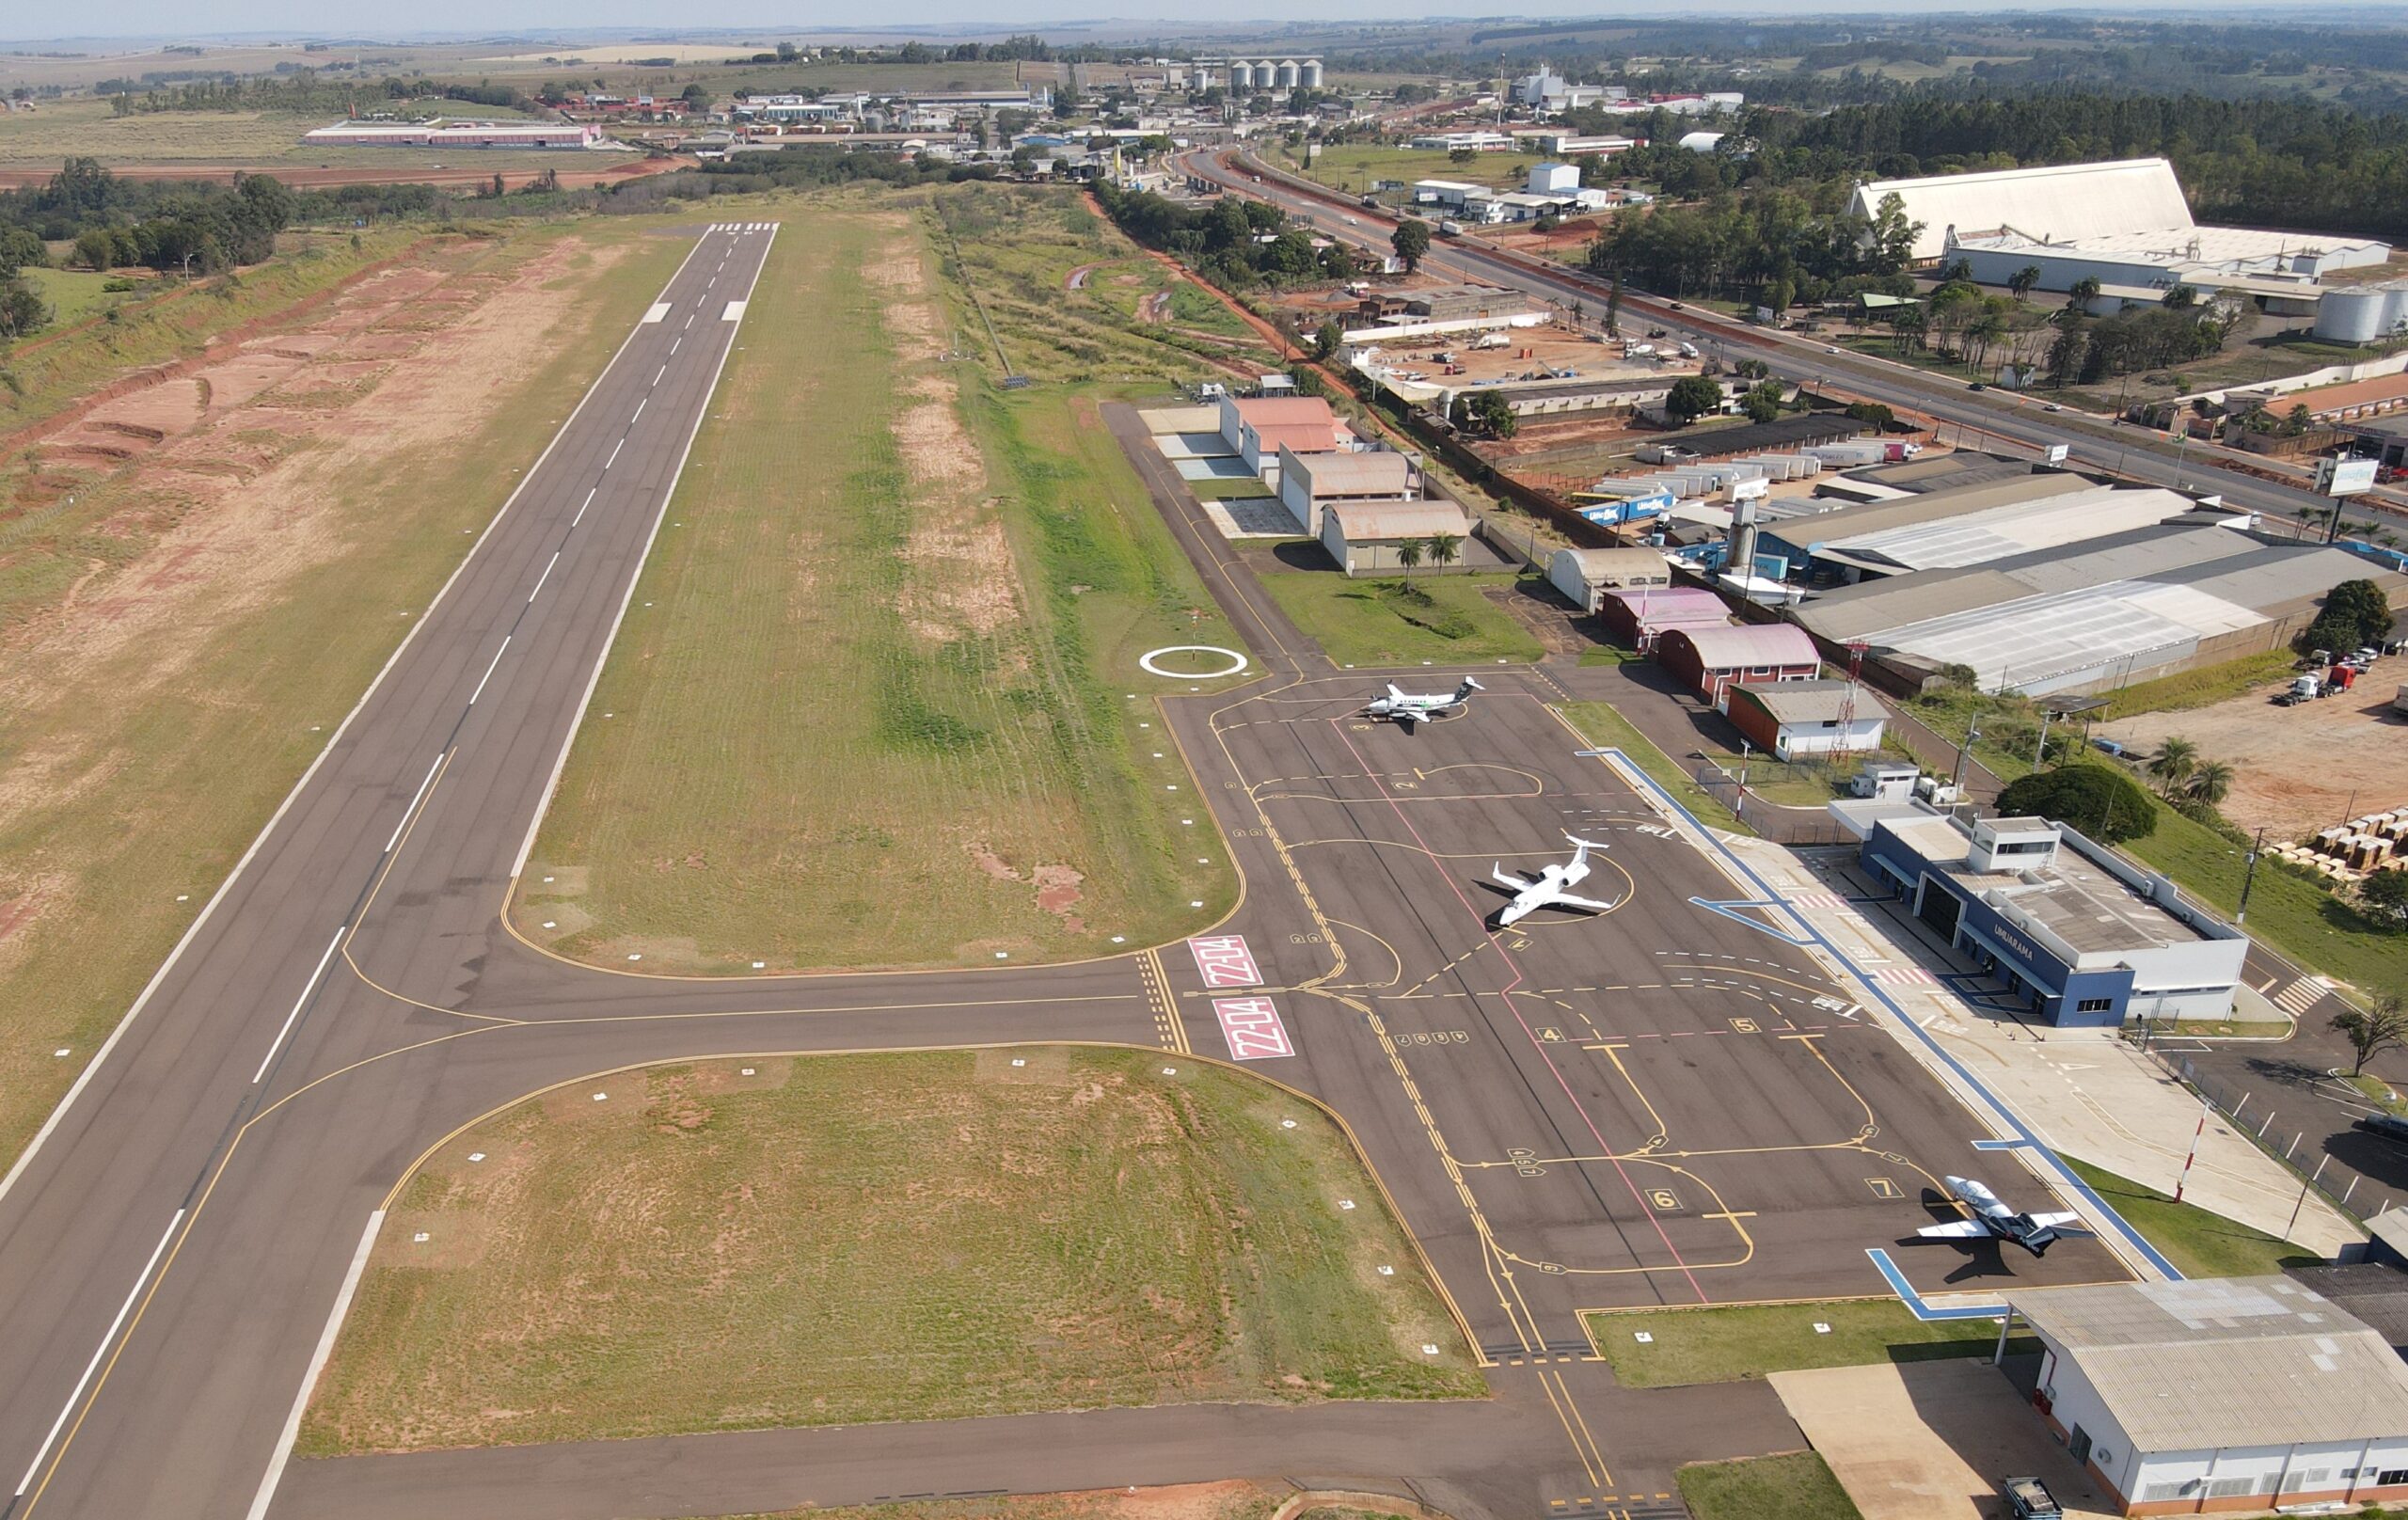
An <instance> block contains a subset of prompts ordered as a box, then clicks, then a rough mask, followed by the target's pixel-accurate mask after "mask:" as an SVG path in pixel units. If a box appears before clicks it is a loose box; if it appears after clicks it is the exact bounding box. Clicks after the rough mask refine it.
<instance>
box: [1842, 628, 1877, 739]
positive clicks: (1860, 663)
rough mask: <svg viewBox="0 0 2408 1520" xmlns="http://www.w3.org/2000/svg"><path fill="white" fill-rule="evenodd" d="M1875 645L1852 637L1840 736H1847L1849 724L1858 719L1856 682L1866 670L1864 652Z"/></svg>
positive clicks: (1848, 647)
mask: <svg viewBox="0 0 2408 1520" xmlns="http://www.w3.org/2000/svg"><path fill="white" fill-rule="evenodd" d="M1872 647H1873V646H1872V645H1871V644H1869V643H1866V642H1865V641H1863V640H1861V639H1851V640H1849V641H1848V645H1847V693H1846V695H1845V696H1843V697H1841V698H1840V737H1841V739H1842V740H1843V741H1845V740H1846V737H1847V731H1848V725H1849V724H1851V723H1853V722H1855V721H1856V683H1857V679H1858V677H1859V676H1861V674H1862V673H1863V672H1864V652H1865V651H1866V650H1867V649H1870V648H1872Z"/></svg>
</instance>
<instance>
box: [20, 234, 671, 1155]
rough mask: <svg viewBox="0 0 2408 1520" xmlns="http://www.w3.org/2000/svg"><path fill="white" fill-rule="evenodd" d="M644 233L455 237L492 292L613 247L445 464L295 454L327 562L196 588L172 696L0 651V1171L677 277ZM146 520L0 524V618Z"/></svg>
mask: <svg viewBox="0 0 2408 1520" xmlns="http://www.w3.org/2000/svg"><path fill="white" fill-rule="evenodd" d="M643 231H644V225H643V224H642V223H638V222H633V221H631V222H629V223H628V224H626V225H624V226H621V225H615V224H596V225H593V226H589V227H585V228H580V229H577V230H567V229H551V230H532V229H531V230H526V231H525V232H524V233H523V234H518V235H515V236H514V238H513V239H511V240H507V241H496V242H493V243H489V244H471V243H468V242H467V240H453V241H452V245H451V247H450V249H449V250H448V251H447V252H446V253H445V257H447V258H456V259H462V260H465V261H467V267H468V268H469V269H471V270H472V271H475V270H483V271H490V272H493V273H496V274H497V275H498V274H499V273H500V272H501V271H503V270H506V269H507V268H509V267H511V266H512V265H513V264H514V263H515V262H516V261H520V260H523V259H526V258H529V257H532V256H533V255H534V254H536V253H537V252H539V251H541V250H543V249H545V248H547V247H549V246H551V245H554V244H555V243H556V242H557V241H558V240H560V239H562V238H564V237H566V238H575V239H578V240H580V241H581V240H586V239H594V240H601V241H604V242H617V241H621V240H624V242H625V244H626V247H627V252H626V257H625V258H624V259H623V260H621V261H619V262H617V263H615V264H613V265H611V266H610V267H609V268H608V269H607V270H604V269H600V268H598V266H597V267H595V268H594V269H591V270H589V271H587V272H585V273H577V272H574V271H572V272H571V273H569V274H568V275H565V276H564V277H567V278H572V279H574V280H576V281H577V292H578V294H577V299H576V301H575V302H574V303H573V304H571V303H564V307H565V308H566V309H569V310H570V311H571V313H572V314H571V315H570V316H569V317H567V318H565V319H564V320H563V322H562V325H558V326H555V327H553V328H551V329H549V330H548V331H547V332H546V333H544V334H543V339H544V342H543V344H542V346H541V348H540V350H539V352H540V353H541V355H542V358H541V359H540V361H530V362H527V364H526V370H527V372H526V373H525V374H524V376H523V377H520V378H517V379H514V380H513V381H511V382H509V383H507V384H505V385H501V386H498V387H497V388H494V389H492V390H490V391H483V392H481V393H480V394H481V401H480V406H481V407H482V408H483V410H482V412H481V413H480V414H479V415H480V416H481V418H482V420H481V421H477V422H475V423H473V424H469V425H468V430H467V431H466V432H465V434H464V435H462V436H460V437H459V438H458V439H457V440H456V446H452V447H445V448H441V449H430V450H422V451H416V452H412V453H410V454H408V455H407V456H406V457H399V458H396V457H392V456H390V455H388V454H384V453H381V452H375V451H370V452H369V453H368V454H367V456H366V457H364V458H362V459H360V460H358V461H357V462H356V463H345V462H341V461H338V460H336V459H334V458H332V457H327V458H326V459H325V462H324V463H323V464H321V463H319V462H317V461H316V460H315V459H314V458H305V459H304V460H302V461H301V462H300V463H301V465H302V466H303V467H304V468H305V473H304V474H303V475H302V476H300V477H298V480H299V483H298V484H297V485H295V486H293V487H292V488H293V489H295V490H297V491H301V492H306V494H307V498H308V501H309V507H308V510H307V511H300V510H297V509H296V510H295V511H294V513H293V517H292V518H291V519H290V520H289V523H288V527H289V529H290V531H292V532H293V533H294V534H299V533H301V532H302V531H303V530H304V525H306V528H307V532H308V541H309V542H310V543H313V544H319V545H322V546H323V549H322V550H321V551H320V555H319V557H318V558H316V559H314V560H313V561H312V562H310V563H309V565H308V567H307V568H306V569H304V570H301V571H298V572H294V573H292V574H290V575H289V576H286V577H285V578H278V579H262V580H261V582H260V584H261V585H266V586H272V587H273V588H274V590H275V594H274V595H272V596H261V595H260V594H258V593H257V590H256V588H254V587H251V586H246V585H236V584H230V585H223V586H214V587H213V588H211V589H210V590H208V591H207V592H204V593H200V594H197V595H198V599H197V600H195V601H194V602H192V603H191V604H190V614H189V616H188V617H187V618H186V619H185V620H184V621H183V623H182V625H181V632H180V634H179V639H180V641H182V642H183V643H184V644H185V645H187V646H188V647H185V648H183V649H181V650H180V651H179V657H180V659H181V661H182V663H181V671H180V673H179V674H177V675H176V676H174V677H173V678H172V679H171V680H170V681H169V682H168V683H167V684H166V685H165V686H162V685H161V683H160V680H159V678H158V676H157V671H158V670H159V668H160V665H161V652H160V651H159V650H158V649H157V648H156V647H153V646H149V645H144V644H137V645H135V646H134V647H130V648H120V649H118V650H116V651H114V652H113V653H110V654H108V655H107V656H106V657H100V656H97V655H91V656H86V657H81V658H80V660H79V661H78V662H77V663H75V664H73V665H72V666H71V668H70V670H69V672H68V673H66V674H64V675H61V674H59V673H57V669H56V667H55V666H54V665H53V664H52V663H49V662H48V657H43V658H42V661H41V662H39V663H38V662H36V659H35V657H34V656H32V655H29V654H28V653H27V652H26V650H25V648H24V647H23V646H22V644H21V645H20V646H18V647H11V648H9V649H8V650H7V651H5V652H0V683H5V685H6V686H7V688H8V689H10V690H11V691H13V692H22V691H24V689H26V688H27V687H29V686H31V687H33V688H35V689H36V690H37V692H38V694H37V695H34V696H31V697H26V698H24V699H23V700H12V701H10V702H6V703H0V772H5V773H8V774H10V775H12V776H13V777H15V778H17V781H18V784H17V785H15V786H13V787H10V788H5V789H0V905H6V906H5V907H0V913H5V912H6V911H8V909H9V908H15V907H24V908H27V909H30V910H32V913H33V917H32V919H31V921H30V922H29V923H28V924H25V925H21V926H18V927H17V929H16V931H15V932H13V933H10V934H8V935H7V936H5V937H4V938H0V1158H7V1157H12V1156H13V1155H14V1154H15V1152H16V1151H17V1149H18V1148H19V1147H21V1146H22V1145H23V1144H24V1141H25V1139H26V1137H27V1136H28V1135H29V1134H30V1133H31V1132H33V1130H34V1129H35V1127H36V1126H38V1125H39V1124H40V1121H41V1118H42V1116H43V1115H44V1114H45V1113H47V1112H48V1110H49V1109H50V1107H51V1106H52V1104H53V1103H54V1102H55V1100H57V1098H58V1096H59V1094H60V1093H61V1092H62V1091H63V1090H64V1089H65V1088H66V1086H67V1085H68V1084H69V1083H70V1082H71V1081H72V1080H73V1077H74V1075H75V1072H76V1070H77V1069H79V1068H81V1066H82V1065H83V1064H84V1062H85V1061H86V1060H87V1059H88V1057H89V1056H90V1053H91V1052H92V1051H93V1049H94V1048H95V1047H96V1046H97V1045H98V1044H99V1043H100V1041H101V1039H102V1038H103V1037H104V1036H105V1035H106V1033H107V1031H108V1029H109V1028H110V1027H111V1026H112V1025H113V1024H115V1023H116V1022H117V1021H118V1020H119V1019H120V1018H121V1017H122V1016H123V1015H124V1013H125V1011H126V1008H127V1007H128V1006H129V1005H131V1003H132V1001H133V999H134V997H135V994H136V992H137V991H138V990H140V988H141V986H142V984H143V982H144V981H145V980H147V979H148V977H149V976H150V974H151V972H152V971H153V970H154V969H155V968H156V967H157V966H158V964H159V963H160V961H161V960H162V959H163V958H165V957H166V954H167V951H168V949H169V948H170V947H171V946H172V945H173V944H174V943H175V942H176V939H177V937H178V936H179V935H181V934H182V932H183V930H184V929H185V927H186V926H188V925H189V924H190V923H191V922H192V919H193V916H194V915H195V914H196V913H197V912H198V910H199V909H200V906H201V904H202V903H203V902H205V901H206V900H207V898H208V896H209V895H210V893H211V892H212V891H213V890H214V888H215V887H216V885H217V883H218V882H219V881H220V880H222V879H224V877H225V875H226V873H227V872H228V871H229V870H230V868H231V866H232V864H233V863H234V861H235V860H236V859H237V858H238V856H239V855H240V854H241V852H242V850H243V848H244V847H245V846H246V844H247V843H248V842H249V841H250V839H251V837H252V836H253V835H254V834H255V833H256V832H257V831H258V830H259V829H260V827H261V824H262V823H264V822H265V821H266V819H267V817H268V815H269V814H270V813H271V812H272V811H273V810H274V809H275V807H276V805H277V801H278V800H280V799H281V798H282V797H283V795H284V794H285V792H286V791H287V790H288V789H289V788H290V787H291V786H292V785H293V782H294V780H295V779H296V778H297V777H298V776H299V775H300V773H301V771H302V769H303V768H305V767H306V766H307V765H308V764H309V759H310V757H311V756H312V755H313V754H314V753H316V752H317V751H318V749H319V748H320V746H322V745H323V744H324V743H325V737H326V734H327V733H328V732H330V731H331V730H332V728H333V726H334V724H335V723H336V722H338V721H339V720H341V717H342V715H343V713H344V712H345V711H346V710H348V709H349V708H350V706H351V705H352V704H353V703H354V702H355V701H356V699H357V698H358V695H359V693H360V692H361V691H362V690H363V689H365V688H366V687H367V684H368V682H369V679H370V677H371V676H372V675H373V674H374V673H375V671H376V669H377V667H378V666H379V665H381V664H382V663H383V662H384V660H385V658H386V657H387V656H388V654H389V653H390V652H391V650H392V648H393V646H394V644H395V643H396V642H397V641H399V640H400V638H401V637H402V635H403V633H404V631H405V630H406V629H407V628H408V626H409V624H408V622H407V621H406V620H405V619H404V618H402V617H399V616H397V615H396V610H400V609H416V608H420V607H422V606H424V604H425V603H426V601H427V599H428V598H429V597H430V596H431V595H432V594H434V592H435V589H436V586H437V585H439V584H440V583H441V582H442V580H443V578H444V577H445V576H446V575H448V574H449V573H450V572H451V570H452V566H453V565H454V564H456V563H457V562H458V559H459V556H460V553H461V552H462V548H463V546H465V545H466V544H467V542H468V539H467V537H466V536H465V535H464V533H463V530H466V529H471V528H474V527H477V526H480V525H482V524H483V523H484V522H485V521H486V520H487V519H488V518H489V517H490V516H491V515H492V514H493V512H494V510H495V509H496V508H497V507H498V506H499V504H500V502H501V499H502V498H503V496H504V495H505V494H506V493H507V492H508V491H509V489H510V486H511V483H512V482H513V481H514V479H515V475H514V472H513V471H512V469H511V468H510V467H509V465H510V462H512V461H517V462H519V463H521V464H523V463H524V462H526V461H528V460H531V459H532V458H533V456H534V455H535V453H536V451H538V450H540V449H541V448H542V447H543V444H544V441H545V439H546V438H547V436H548V435H549V434H550V432H551V425H552V424H553V423H554V422H556V421H557V420H559V419H561V418H563V417H565V416H567V415H568V411H567V409H568V407H569V406H571V405H573V404H575V402H576V399H577V397H578V393H579V392H580V391H581V390H582V389H583V388H585V386H586V385H587V384H588V383H589V382H590V381H591V379H592V377H593V376H594V374H595V373H597V372H599V371H600V369H601V367H602V365H603V363H604V361H605V360H607V359H608V357H609V356H610V351H611V350H612V349H613V348H614V347H616V346H617V344H618V342H619V340H620V339H621V338H622V337H624V336H625V334H626V330H627V328H628V326H629V325H631V324H632V323H633V321H634V320H635V318H636V317H637V316H638V315H639V314H640V313H641V312H642V310H643V308H644V304H645V303H646V302H647V301H649V300H650V299H651V297H652V294H653V293H654V292H655V291H657V289H658V288H659V286H660V284H661V283H662V282H663V281H664V280H665V279H666V278H667V277H668V274H669V271H670V269H671V268H672V267H673V265H674V264H675V262H676V261H677V259H678V258H679V257H681V256H682V254H683V252H684V247H683V245H681V244H679V243H677V242H675V241H673V240H668V239H657V238H648V237H644V236H642V232H643ZM588 262H589V264H590V263H592V261H590V260H589V261H588ZM324 274H325V271H324V270H322V269H319V268H316V267H304V268H302V269H300V270H262V271H255V272H250V273H247V274H246V277H245V282H244V285H243V287H242V288H241V289H240V291H238V292H236V293H234V294H233V295H232V296H231V297H230V298H229V299H228V300H227V301H226V302H225V303H224V305H222V306H221V305H220V303H219V299H218V298H217V297H216V296H214V295H210V294H207V293H199V294H198V297H197V301H196V302H195V303H194V304H192V305H190V306H189V307H187V308H184V309H182V310H181V311H180V313H179V314H177V315H163V314H160V313H159V310H158V305H159V304H158V303H151V304H150V305H149V306H148V307H146V309H145V310H144V314H143V316H141V317H140V318H135V319H130V320H129V321H128V322H127V323H124V324H119V325H116V326H115V327H114V328H113V329H112V336H113V337H116V338H119V339H121V340H124V341H126V342H128V343H129V344H132V345H135V346H136V347H137V349H138V351H139V352H142V353H146V354H150V355H153V356H165V355H166V354H170V353H172V352H174V350H175V349H176V348H177V347H178V346H180V345H181V344H182V343H185V342H189V341H192V340H194V334H195V333H197V332H198V330H200V329H199V327H198V324H197V323H188V324H187V323H184V319H186V318H194V317H198V316H201V315H208V316H224V315H227V314H233V313H249V314H251V315H254V316H258V315H264V314H268V313H272V312H273V311H275V310H276V309H277V307H275V306H274V305H272V304H271V296H272V295H273V294H274V293H278V292H281V293H283V301H284V303H285V304H286V305H287V306H289V305H290V304H291V302H292V301H293V297H294V295H295V294H296V293H308V292H309V291H311V290H314V289H318V288H322V287H323V285H324V283H325V279H324ZM154 323H155V326H154V325H153V324H154ZM180 324H183V325H180ZM128 329H131V331H130V332H129V331H128ZM53 353H54V356H55V355H56V351H55V350H54V351H53ZM18 362H19V363H21V364H22V363H24V351H23V350H20V352H19V357H18ZM95 371H102V372H105V371H104V368H103V366H102V365H100V364H99V363H98V362H93V363H91V364H88V365H87V363H86V362H85V360H84V359H82V358H74V359H68V358H60V360H59V363H58V365H57V371H56V372H84V373H87V374H88V373H92V372H95ZM481 383H482V382H481ZM39 394H41V395H43V396H45V397H55V395H56V392H55V391H44V392H40V393H39ZM5 396H6V392H0V398H5ZM28 399H31V397H30V395H29V398H28ZM5 415H7V414H5V413H0V416H5ZM236 442H239V440H230V447H231V446H233V444H234V443H236ZM13 486H14V480H13V478H11V479H8V480H5V481H0V488H8V489H13ZM143 508H144V503H139V502H129V501H128V500H126V499H124V496H123V493H122V492H121V491H120V490H119V488H117V487H116V486H114V485H111V484H108V483H102V484H99V485H96V486H87V488H85V489H84V490H82V491H81V492H80V493H79V494H78V497H77V499H76V500H75V501H74V502H73V503H72V504H68V503H65V502H59V501H54V502H51V503H50V504H48V505H47V506H44V507H42V508H40V509H39V510H32V511H25V512H20V513H18V514H16V515H12V516H7V517H5V519H0V626H5V627H8V628H9V629H10V630H12V632H13V633H14V634H16V635H17V636H18V637H19V638H20V639H21V640H24V641H30V640H31V638H32V636H33V634H35V633H36V632H38V631H39V630H40V629H41V628H42V627H45V626H47V625H48V622H47V620H49V619H51V618H53V617H55V610H56V609H57V607H58V606H59V604H60V603H61V600H62V599H63V598H64V597H65V596H66V595H67V594H68V592H69V590H70V589H71V588H74V587H78V586H83V585H86V584H87V581H88V582H89V584H90V585H92V586H100V587H106V586H108V585H109V584H110V581H109V580H108V578H107V576H108V575H114V574H117V573H119V572H120V571H122V570H123V569H124V568H125V567H127V566H129V565H134V564H136V563H138V562H140V557H141V556H142V555H144V554H145V553H146V552H149V551H150V550H151V549H153V548H154V547H155V546H158V545H159V544H160V542H161V541H162V538H163V535H166V534H167V533H169V532H173V531H176V530H178V528H179V526H180V524H179V522H178V521H177V519H176V518H175V517H174V516H172V515H169V516H165V517H159V516H150V515H144V512H143ZM246 510H250V511H258V510H261V509H260V508H259V507H258V506H256V505H254V506H251V507H249V508H248V509H246ZM188 526H189V527H190V528H191V529H192V530H194V531H198V532H206V531H207V530H208V526H209V525H207V524H205V523H194V524H190V525H188ZM138 599H139V598H138V597H137V596H135V595H133V594H127V600H128V603H129V604H131V603H132V602H134V601H137V600H138ZM364 609H372V610H373V611H372V612H367V611H363V610H364ZM53 1051H58V1052H61V1053H62V1055H60V1056H54V1055H53V1054H52V1052H53Z"/></svg>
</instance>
